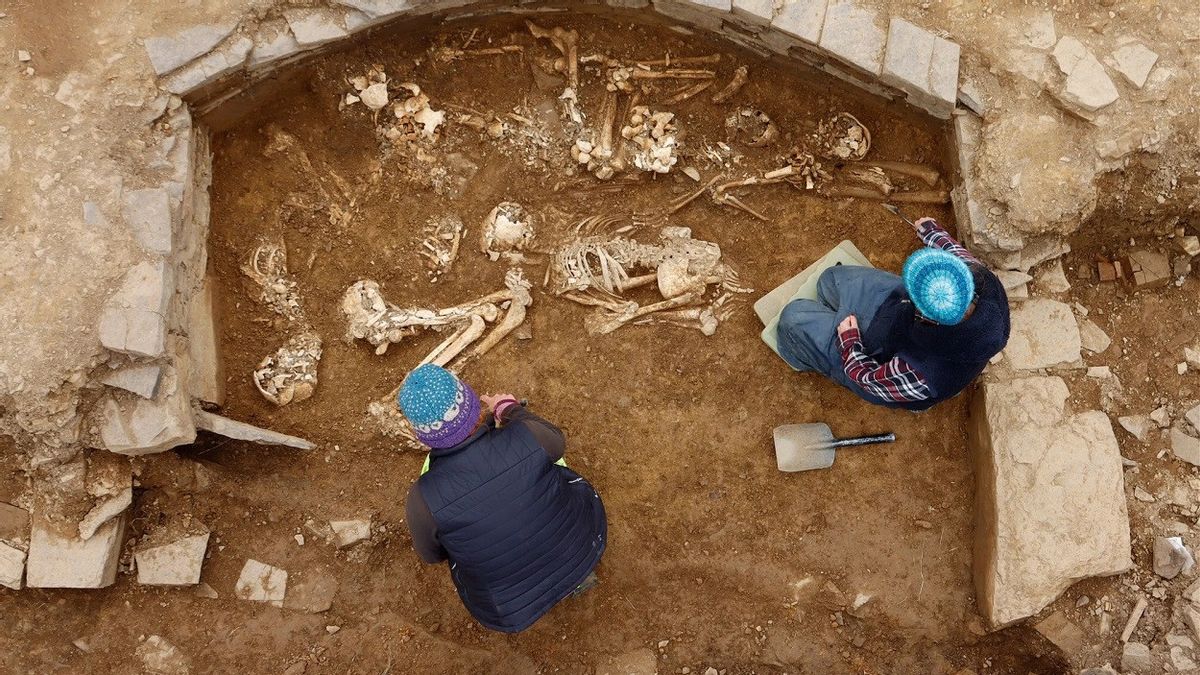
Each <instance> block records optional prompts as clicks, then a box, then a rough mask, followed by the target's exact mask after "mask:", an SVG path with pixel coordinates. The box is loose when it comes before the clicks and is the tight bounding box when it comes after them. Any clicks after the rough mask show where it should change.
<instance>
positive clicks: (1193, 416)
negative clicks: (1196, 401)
mask: <svg viewBox="0 0 1200 675" xmlns="http://www.w3.org/2000/svg"><path fill="white" fill-rule="evenodd" d="M1183 418H1184V419H1185V420H1187V421H1188V424H1191V425H1192V428H1193V429H1195V430H1197V431H1200V405H1196V406H1193V407H1192V409H1191V410H1189V411H1187V412H1185V413H1184V414H1183Z"/></svg>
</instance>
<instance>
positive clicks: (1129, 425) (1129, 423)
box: [1117, 415, 1158, 443]
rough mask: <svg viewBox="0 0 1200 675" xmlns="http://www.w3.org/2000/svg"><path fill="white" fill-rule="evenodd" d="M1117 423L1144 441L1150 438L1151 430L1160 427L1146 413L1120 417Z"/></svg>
mask: <svg viewBox="0 0 1200 675" xmlns="http://www.w3.org/2000/svg"><path fill="white" fill-rule="evenodd" d="M1117 423H1118V424H1120V425H1121V428H1122V429H1124V430H1125V431H1128V432H1129V433H1130V434H1131V435H1132V436H1133V437H1134V438H1136V439H1138V440H1139V441H1141V442H1142V443H1145V442H1146V440H1147V439H1149V438H1150V432H1151V431H1154V430H1156V429H1157V428H1158V425H1157V424H1155V423H1154V421H1153V420H1151V419H1150V418H1149V417H1147V416H1145V415H1128V416H1126V417H1118V418H1117Z"/></svg>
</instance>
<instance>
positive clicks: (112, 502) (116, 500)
mask: <svg viewBox="0 0 1200 675" xmlns="http://www.w3.org/2000/svg"><path fill="white" fill-rule="evenodd" d="M130 506H133V485H132V483H131V484H130V485H128V486H126V487H125V488H123V489H118V490H117V491H116V492H115V493H114V494H111V495H106V496H104V497H102V498H101V499H100V500H99V501H97V502H96V505H95V506H93V507H92V509H91V510H90V511H88V512H87V515H85V516H84V517H83V520H81V521H79V538H80V539H91V538H92V536H94V535H95V534H96V530H98V529H100V527H101V526H103V525H104V523H107V522H108V521H110V520H112V519H113V518H116V517H117V516H119V515H121V514H122V513H125V510H126V509H128V508H129V507H130Z"/></svg>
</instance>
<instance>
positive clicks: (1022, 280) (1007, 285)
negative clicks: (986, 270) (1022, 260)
mask: <svg viewBox="0 0 1200 675" xmlns="http://www.w3.org/2000/svg"><path fill="white" fill-rule="evenodd" d="M996 278H997V279H999V280H1000V285H1001V286H1003V287H1004V290H1006V291H1011V290H1015V289H1018V288H1022V287H1024V286H1025V285H1026V284H1028V283H1029V282H1030V281H1033V277H1031V276H1029V275H1028V274H1026V273H1024V272H1017V271H1015V270H1000V271H998V272H996Z"/></svg>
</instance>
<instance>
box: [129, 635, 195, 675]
mask: <svg viewBox="0 0 1200 675" xmlns="http://www.w3.org/2000/svg"><path fill="white" fill-rule="evenodd" d="M137 655H138V658H139V659H141V660H142V667H143V668H145V669H146V672H147V673H151V674H152V675H188V673H190V672H192V662H191V659H189V658H188V657H187V655H186V654H184V653H183V652H181V651H179V649H178V648H177V647H176V646H175V645H173V644H171V643H170V642H167V641H166V640H165V639H163V638H162V637H161V636H159V635H151V636H150V637H148V638H146V641H145V642H143V643H142V644H140V645H138V648H137Z"/></svg>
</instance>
